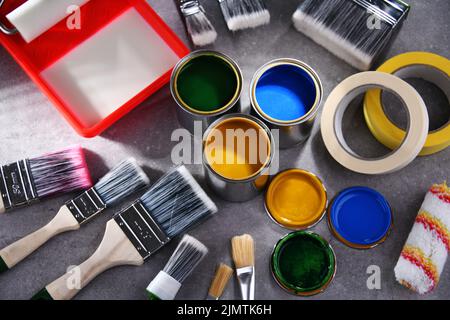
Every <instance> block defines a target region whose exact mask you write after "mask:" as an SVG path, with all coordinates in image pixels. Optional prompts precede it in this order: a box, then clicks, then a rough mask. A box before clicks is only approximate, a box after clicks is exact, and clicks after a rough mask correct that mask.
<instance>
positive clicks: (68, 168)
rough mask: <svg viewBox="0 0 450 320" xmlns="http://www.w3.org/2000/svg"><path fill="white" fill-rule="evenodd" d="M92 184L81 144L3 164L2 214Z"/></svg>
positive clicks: (0, 170)
mask: <svg viewBox="0 0 450 320" xmlns="http://www.w3.org/2000/svg"><path fill="white" fill-rule="evenodd" d="M91 186H92V182H91V177H90V174H89V170H88V167H87V165H86V161H85V157H84V152H83V149H82V148H81V147H80V146H78V145H77V146H73V147H69V148H67V149H64V150H61V151H57V152H53V153H49V154H46V155H43V156H41V157H36V158H31V159H25V160H20V161H17V162H14V163H12V164H9V165H5V166H0V214H1V213H4V212H8V211H10V210H13V209H15V208H18V207H23V206H28V205H31V204H32V203H34V202H37V201H39V200H40V199H44V198H47V197H50V196H55V195H58V194H63V193H68V192H72V191H75V190H80V189H87V188H90V187H91Z"/></svg>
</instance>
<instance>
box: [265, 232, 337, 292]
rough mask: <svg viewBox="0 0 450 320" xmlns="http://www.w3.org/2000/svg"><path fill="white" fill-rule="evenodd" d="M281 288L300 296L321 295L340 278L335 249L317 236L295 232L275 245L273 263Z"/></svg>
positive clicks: (271, 264)
mask: <svg viewBox="0 0 450 320" xmlns="http://www.w3.org/2000/svg"><path fill="white" fill-rule="evenodd" d="M270 261H271V263H270V267H271V271H272V275H273V277H274V279H275V281H276V282H277V284H278V285H279V286H280V287H281V288H283V289H284V290H286V291H287V292H289V293H291V294H294V295H298V296H312V295H316V294H319V293H321V292H323V291H325V289H326V288H327V287H328V286H329V284H330V283H331V281H332V280H333V279H334V276H335V274H336V255H335V254H334V251H333V248H332V247H331V245H330V244H329V243H328V242H327V241H326V240H325V239H323V238H322V237H321V236H319V235H318V234H316V233H313V232H309V231H296V232H291V233H289V234H287V235H286V236H284V237H283V238H281V239H280V240H279V241H278V242H277V244H276V245H275V247H274V249H273V253H272V257H271V259H270Z"/></svg>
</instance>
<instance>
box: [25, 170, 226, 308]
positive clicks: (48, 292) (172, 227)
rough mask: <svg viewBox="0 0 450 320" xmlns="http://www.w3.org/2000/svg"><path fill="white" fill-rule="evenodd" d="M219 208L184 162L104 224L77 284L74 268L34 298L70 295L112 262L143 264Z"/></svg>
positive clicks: (81, 265)
mask: <svg viewBox="0 0 450 320" xmlns="http://www.w3.org/2000/svg"><path fill="white" fill-rule="evenodd" d="M216 212H217V207H216V205H215V204H214V202H213V201H212V200H211V199H210V198H209V197H208V195H207V194H206V193H205V191H204V190H203V189H202V188H201V187H200V185H199V184H198V183H197V181H196V180H195V179H194V177H193V176H192V175H191V174H190V173H189V171H188V170H187V169H186V167H184V166H180V167H178V168H176V169H175V170H173V171H170V172H169V173H167V174H166V175H165V176H163V177H162V178H161V179H159V180H158V182H156V183H155V185H153V186H152V187H151V188H150V189H149V190H148V191H147V192H146V193H145V194H144V195H143V196H142V197H141V198H140V199H139V200H138V201H137V202H135V203H134V204H133V205H132V206H130V207H128V208H127V209H125V210H123V211H121V212H120V213H119V214H117V215H116V216H115V217H114V218H113V219H111V220H109V221H108V223H107V224H106V231H105V235H104V236H103V240H102V241H101V243H100V245H99V247H98V248H97V250H96V251H95V252H94V254H93V255H92V256H91V257H90V258H89V259H87V260H86V261H85V262H83V263H82V264H80V265H79V266H78V267H77V268H78V271H79V274H80V276H81V278H80V283H79V286H76V287H74V286H71V285H70V280H69V279H70V278H71V277H72V275H71V273H70V272H68V273H66V274H65V275H63V276H62V277H60V278H59V279H57V280H55V281H53V282H52V283H50V284H49V285H47V286H46V287H45V288H44V289H43V290H41V291H40V292H39V293H37V294H36V295H35V296H34V297H33V299H35V300H43V299H46V300H68V299H71V298H73V297H74V296H75V295H76V294H77V293H78V292H79V291H80V290H81V289H82V288H84V287H85V286H86V285H87V284H89V282H91V281H92V280H93V279H94V278H95V277H96V276H98V275H99V274H101V273H102V272H104V271H105V270H108V269H110V268H112V267H116V266H121V265H134V266H140V265H142V264H143V263H144V261H146V260H147V259H148V258H150V257H151V256H152V255H153V254H154V253H155V252H156V251H158V250H159V249H161V248H162V247H164V246H165V245H166V244H167V243H168V242H169V241H170V240H171V239H173V238H174V237H176V236H178V235H180V234H182V233H184V232H186V231H187V230H188V229H190V228H191V227H193V226H194V225H196V224H197V223H199V222H200V221H201V220H203V219H205V218H207V217H209V216H211V215H212V214H214V213H216Z"/></svg>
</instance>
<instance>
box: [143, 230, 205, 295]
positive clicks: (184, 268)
mask: <svg viewBox="0 0 450 320" xmlns="http://www.w3.org/2000/svg"><path fill="white" fill-rule="evenodd" d="M207 254H208V248H207V247H205V245H204V244H203V243H201V242H200V241H198V240H197V239H195V238H194V237H191V236H189V235H185V236H184V237H183V239H181V241H180V243H179V244H178V247H177V248H176V249H175V251H174V253H173V254H172V256H171V257H170V259H169V261H168V262H167V264H166V266H165V267H164V269H163V270H162V271H160V272H159V273H158V275H157V276H156V277H155V279H153V280H152V282H150V284H149V285H148V287H147V293H148V297H149V299H150V300H174V299H175V296H176V295H177V293H178V291H179V290H180V288H181V285H182V283H183V282H184V281H185V280H186V279H187V277H189V275H190V274H191V273H192V271H194V269H195V268H196V267H197V266H198V264H199V263H200V262H201V261H202V260H203V258H205V256H206V255H207Z"/></svg>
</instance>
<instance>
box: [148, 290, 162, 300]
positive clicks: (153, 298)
mask: <svg viewBox="0 0 450 320" xmlns="http://www.w3.org/2000/svg"><path fill="white" fill-rule="evenodd" d="M147 297H148V300H153V301H159V300H161V299H160V298H159V297H158V296H157V295H156V294H154V293H152V292H150V291H147Z"/></svg>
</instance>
